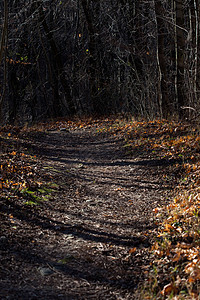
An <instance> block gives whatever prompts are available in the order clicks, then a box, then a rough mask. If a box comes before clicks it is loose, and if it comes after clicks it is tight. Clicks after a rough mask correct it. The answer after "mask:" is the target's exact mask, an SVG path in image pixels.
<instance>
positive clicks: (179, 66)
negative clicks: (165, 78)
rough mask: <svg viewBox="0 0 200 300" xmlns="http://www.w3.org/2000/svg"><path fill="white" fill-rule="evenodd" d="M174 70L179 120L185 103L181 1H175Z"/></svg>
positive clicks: (182, 6)
mask: <svg viewBox="0 0 200 300" xmlns="http://www.w3.org/2000/svg"><path fill="white" fill-rule="evenodd" d="M175 4H176V43H177V47H176V52H177V53H176V70H177V72H176V73H177V74H176V76H177V101H178V113H179V118H180V119H182V118H183V117H184V114H185V112H184V110H183V109H182V107H183V106H184V104H185V103H186V95H185V91H184V89H185V84H184V70H185V66H184V59H185V37H184V4H183V0H176V1H175Z"/></svg>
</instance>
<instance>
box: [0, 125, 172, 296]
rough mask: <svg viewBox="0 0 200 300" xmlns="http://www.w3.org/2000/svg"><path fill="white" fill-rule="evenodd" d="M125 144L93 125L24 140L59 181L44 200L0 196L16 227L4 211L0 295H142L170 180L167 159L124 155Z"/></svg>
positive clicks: (45, 170)
mask: <svg viewBox="0 0 200 300" xmlns="http://www.w3.org/2000/svg"><path fill="white" fill-rule="evenodd" d="M30 141H31V142H30ZM122 145H123V140H122V139H120V137H114V136H109V135H104V136H103V135H100V134H99V135H98V134H96V133H95V129H77V130H73V131H70V132H67V131H66V132H64V131H63V132H61V131H53V132H47V133H41V134H34V135H31V136H29V139H27V140H24V146H26V147H27V148H28V149H29V150H30V151H32V153H35V154H36V155H37V156H38V157H39V158H40V164H41V168H42V169H41V174H42V175H41V176H42V177H43V179H45V178H47V180H51V181H52V182H54V183H57V184H58V185H59V187H60V188H59V189H58V190H57V191H55V192H54V193H53V194H52V198H51V199H50V200H49V201H46V202H45V203H44V204H43V205H42V206H41V207H39V208H34V209H33V208H28V207H25V206H20V205H19V204H17V203H16V202H14V201H13V200H12V199H10V200H6V201H7V202H6V201H5V203H4V202H3V200H2V205H1V211H3V212H5V211H7V214H9V213H10V214H12V215H13V216H14V218H15V226H14V227H15V228H12V226H11V224H10V223H9V222H8V220H7V219H3V218H4V217H3V216H4V215H2V216H1V222H3V223H2V224H3V226H2V228H1V229H2V232H1V241H0V258H1V265H0V273H1V281H0V299H15V300H16V299H70V300H71V299H138V298H139V296H138V294H137V293H136V290H137V288H138V286H139V285H140V284H141V283H142V282H143V280H144V278H145V274H146V273H148V268H149V249H150V247H151V234H152V232H153V230H154V228H155V225H154V221H153V209H154V208H155V207H157V206H158V205H162V204H164V201H166V194H167V193H168V192H169V190H170V187H169V186H167V185H166V182H163V179H162V178H163V177H162V175H163V168H165V167H166V165H165V164H163V163H162V161H159V160H153V159H151V158H150V157H148V155H146V157H145V156H144V155H143V156H138V155H137V157H136V155H135V157H134V154H133V157H132V158H127V157H126V156H125V150H124V148H123V147H122ZM131 249H132V250H131Z"/></svg>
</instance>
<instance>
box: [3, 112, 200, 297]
mask: <svg viewBox="0 0 200 300" xmlns="http://www.w3.org/2000/svg"><path fill="white" fill-rule="evenodd" d="M64 129H65V130H64ZM59 131H60V134H61V135H62V134H67V135H70V137H71V135H72V134H73V133H74V132H77V138H76V139H75V140H74V145H72V147H75V148H78V144H77V143H78V140H79V141H81V139H82V141H83V144H82V147H84V142H85V140H84V138H82V136H84V133H87V134H85V136H87V137H89V138H91V132H92V136H93V138H92V139H91V143H93V144H94V146H95V143H96V142H97V141H98V139H99V143H102V142H103V141H105V140H106V138H108V140H109V138H110V137H113V140H112V143H113V145H114V149H115V146H116V144H115V142H116V141H118V140H120V141H122V142H121V144H120V145H121V146H120V153H123V155H124V154H125V156H126V157H127V158H128V159H129V158H134V159H136V164H137V161H138V160H141V157H142V158H143V164H144V166H145V168H146V169H147V170H148V169H149V168H150V167H149V163H150V165H151V163H152V166H155V164H156V165H158V166H159V167H160V169H159V170H158V169H156V171H155V173H159V174H157V175H158V176H157V177H159V178H162V180H163V185H162V186H163V187H164V186H166V189H167V187H169V186H170V187H173V189H172V191H171V192H170V197H169V200H168V199H167V197H168V193H166V194H165V195H164V198H166V199H165V200H166V201H162V202H161V203H160V205H159V206H156V205H155V204H154V205H153V206H154V207H152V211H153V210H154V217H153V218H152V216H151V214H149V217H150V218H151V219H152V220H153V225H150V227H149V228H148V226H146V227H145V224H141V225H140V227H141V229H140V230H141V232H142V233H140V232H138V226H137V228H134V219H136V220H137V222H138V217H136V215H137V214H138V213H141V211H142V210H138V211H137V209H136V207H135V206H134V201H135V199H130V198H129V197H128V196H127V197H126V194H127V195H129V191H130V190H131V189H132V188H133V186H132V185H131V184H130V185H128V186H126V187H124V185H123V184H122V182H121V181H120V180H119V181H118V184H119V183H120V184H119V186H118V187H117V185H115V186H113V185H112V183H111V181H109V182H108V184H110V185H111V189H109V190H107V191H106V190H104V189H102V187H101V186H100V185H99V184H98V185H97V184H96V183H95V182H96V181H102V174H104V173H103V170H104V171H105V168H107V171H106V176H108V174H109V173H108V172H110V177H111V178H112V177H113V176H116V174H115V173H117V172H119V171H118V169H117V167H116V164H114V163H113V161H114V160H115V157H114V158H112V159H110V157H109V164H110V165H111V166H104V164H108V159H107V157H106V155H110V153H109V152H108V154H105V158H106V161H103V163H102V161H101V159H102V153H101V151H99V153H98V155H97V157H96V160H98V159H99V158H100V162H101V164H102V165H103V166H99V167H98V168H99V170H98V173H97V172H96V173H95V172H93V171H94V170H93V169H92V168H94V166H96V165H95V163H94V161H93V156H92V154H91V153H90V155H88V156H89V157H87V161H85V160H84V159H83V156H81V149H78V150H79V154H80V156H79V157H77V162H76V164H73V163H72V162H71V161H70V159H69V161H70V162H69V164H67V163H64V165H62V164H61V163H60V162H59V163H58V165H59V168H58V167H57V166H58V165H57V166H56V164H54V163H53V164H52V162H51V163H49V160H48V159H47V157H48V155H46V151H45V149H42V146H43V145H44V144H42V143H41V139H43V137H45V138H46V137H47V138H46V142H48V143H49V145H50V144H51V143H50V137H49V139H48V135H49V134H51V132H52V133H54V132H55V133H58V135H59ZM88 132H89V135H88ZM0 133H1V134H0V142H1V154H0V155H1V165H0V170H1V177H0V193H1V224H2V229H1V231H2V233H1V239H0V249H1V251H2V253H3V262H4V264H3V266H2V267H1V269H2V270H5V269H7V264H8V261H9V262H10V263H11V261H13V263H14V264H15V267H14V272H17V271H18V270H19V269H20V268H21V267H24V268H26V269H27V270H26V271H25V273H26V274H27V272H28V274H29V273H31V271H30V270H28V268H30V262H29V264H28V266H27V263H25V261H24V258H23V255H21V250H22V246H23V247H24V249H25V248H26V247H27V248H29V250H30V251H31V253H34V252H36V253H37V251H38V249H39V248H41V249H44V250H45V251H46V256H47V257H48V258H47V257H45V260H46V267H45V266H43V264H44V255H42V254H41V253H40V251H38V253H37V256H36V257H34V254H33V258H30V259H29V260H33V261H34V264H35V265H36V266H37V268H38V270H41V268H44V269H45V268H47V269H48V264H49V261H50V262H51V264H55V262H53V261H51V260H52V258H51V255H49V253H50V252H49V250H48V246H47V245H46V243H45V242H44V240H43V239H42V238H43V237H46V238H48V239H49V241H51V236H53V234H52V230H54V228H55V231H56V234H57V235H59V237H60V236H63V232H64V233H65V235H66V236H65V239H66V241H68V243H70V245H71V246H70V247H68V248H69V249H68V251H69V252H70V253H67V254H66V253H64V252H65V251H64V252H63V251H61V252H63V253H62V254H61V253H59V254H58V252H57V251H56V250H55V249H54V248H55V247H56V246H58V245H59V244H62V246H63V242H60V241H59V239H57V240H56V239H55V235H54V239H55V240H56V243H55V245H53V243H52V241H51V242H50V244H51V247H50V248H52V255H54V260H55V261H57V262H58V261H60V262H63V261H65V258H66V257H75V259H73V260H72V261H69V264H70V267H71V268H72V269H73V267H74V268H75V269H77V263H80V264H81V265H82V267H84V268H85V265H87V264H89V268H91V265H93V271H92V276H96V282H100V283H99V286H98V284H96V282H94V281H93V282H92V283H91V281H90V277H89V275H88V274H87V275H85V274H82V273H81V271H80V270H79V269H77V270H78V274H79V275H78V278H79V280H78V281H79V283H77V290H78V286H79V292H77V293H76V292H74V290H73V288H72V287H71V291H72V290H73V293H74V299H78V297H79V296H80V293H82V295H88V293H90V296H91V298H92V297H93V298H94V299H95V296H94V295H95V294H93V293H96V292H97V286H98V289H100V290H101V289H102V287H103V286H104V288H105V286H106V287H107V291H105V292H104V296H105V295H106V297H107V298H108V299H118V298H117V297H118V296H119V295H121V296H120V297H121V298H122V299H136V298H138V299H139V298H140V299H163V298H164V299H168V298H169V299H198V297H199V280H200V256H199V253H200V249H199V247H200V246H199V241H200V238H199V233H200V231H199V228H200V227H199V211H200V202H199V182H200V165H199V152H200V137H199V130H198V127H197V126H191V125H190V124H180V123H177V122H172V121H166V120H155V121H148V122H146V121H143V120H142V121H135V120H133V119H130V120H129V121H127V120H124V119H121V118H118V119H116V117H113V118H107V119H98V120H93V119H91V118H89V119H84V120H79V119H76V120H73V121H71V120H65V119H62V120H58V121H52V122H48V123H41V124H37V126H35V127H32V128H22V129H19V128H17V127H4V128H1V130H0ZM40 134H41V138H38V136H40ZM58 135H57V136H56V138H55V136H54V138H55V146H53V145H51V146H53V147H52V148H51V149H50V150H49V154H51V155H52V157H55V156H54V153H53V152H54V151H55V152H56V149H57V146H58V147H59V149H60V150H59V151H57V152H58V153H57V154H58V156H59V157H62V154H63V153H64V152H63V151H64V150H63V149H64V148H65V147H67V144H66V143H63V145H60V144H59V143H58V144H57V142H59V141H61V139H62V138H61V139H60V138H59V137H58ZM62 137H63V136H62ZM68 138H69V137H68ZM77 139H78V140H77ZM112 143H109V141H108V145H109V147H110V146H111V147H112ZM46 145H47V146H48V144H46ZM86 146H87V145H86ZM95 147H96V150H97V151H98V150H99V149H98V147H97V146H95ZM38 148H39V149H38ZM114 149H111V152H112V151H114ZM103 151H105V152H106V151H107V149H106V148H105V147H104V148H103ZM114 153H115V152H113V155H115V154H114ZM76 154H77V152H76ZM86 154H87V152H84V151H83V154H82V155H86ZM42 156H43V157H44V160H43V159H41V158H42ZM69 157H70V154H69ZM111 157H112V156H111ZM73 158H74V157H73ZM120 158H121V157H120ZM44 161H45V163H47V165H48V167H49V169H48V167H47V166H45V167H44V164H43V162H44ZM57 162H58V161H57ZM118 163H119V161H118ZM123 163H124V156H122V158H121V160H120V163H119V164H121V166H122V165H123ZM90 164H91V166H93V167H92V168H91V167H89V166H90ZM74 165H77V166H81V167H77V168H74ZM152 166H151V171H152ZM66 167H68V169H67V170H68V172H67V177H65V179H67V180H66V181H67V182H65V184H63V181H62V179H61V177H62V174H63V168H64V169H66ZM51 168H55V169H56V170H57V171H59V172H61V175H59V172H58V173H57V174H56V175H55V172H53V173H52V174H51V172H50V169H51ZM85 169H86V170H87V172H88V171H89V172H90V174H85V172H86V170H85ZM132 169H133V172H136V169H135V168H134V167H132ZM149 170H150V169H149ZM160 170H161V172H160ZM124 171H126V172H127V174H125V175H126V176H127V177H129V176H130V172H131V168H130V166H129V168H125V170H124ZM160 173H162V174H160ZM113 174H114V175H113ZM119 174H120V173H118V174H117V175H118V176H119ZM120 175H121V174H120ZM55 176H56V178H55ZM81 176H82V177H83V176H85V178H84V180H83V178H81ZM96 176H99V178H96ZM145 176H146V175H145ZM94 177H95V179H94ZM137 177H138V178H143V177H144V174H137ZM145 179H146V178H145ZM54 181H55V183H54ZM86 181H87V184H85V182H86ZM51 184H52V185H54V187H52V189H51V188H50V189H48V185H51ZM101 184H102V182H101ZM142 184H143V183H142V179H138V185H137V186H136V187H135V189H138V188H139V187H140V186H142ZM93 185H94V186H93ZM98 189H99V190H98ZM158 192H159V188H158ZM91 193H94V195H95V198H96V199H95V201H94V200H92V199H91V198H90V194H91ZM114 193H115V196H114V195H113V194H114ZM63 194H65V196H66V197H69V195H70V196H71V197H73V198H75V199H76V201H77V202H78V201H79V202H80V203H79V204H75V203H74V201H72V204H70V205H69V211H70V210H71V212H73V214H75V215H76V218H74V220H73V222H74V221H75V222H76V224H73V225H71V224H69V220H71V218H68V217H67V216H65V219H64V220H62V221H61V220H60V222H59V221H58V219H59V218H58V216H59V217H60V215H59V214H58V212H56V209H55V211H53V209H52V207H55V201H56V206H57V207H58V210H60V211H66V208H65V206H64V204H59V200H58V195H59V197H61V195H63ZM44 195H46V196H48V195H51V197H50V198H52V199H53V200H52V199H49V197H47V198H48V201H47V202H48V203H44V202H43V201H42V199H43V197H44ZM129 196H130V195H129ZM113 197H114V199H115V202H117V209H115V205H116V203H115V202H113V200H112V201H110V202H111V203H110V205H109V198H113ZM159 197H160V196H159ZM159 197H158V198H159ZM87 198H88V199H87ZM98 198H99V199H98ZM102 198H103V199H107V202H106V205H105V204H104V203H105V202H104V201H105V200H104V201H102ZM55 199H56V200H55ZM170 199H172V200H170ZM46 200H47V199H46ZM91 201H92V203H94V204H95V205H92V206H91V205H90V202H91ZM125 201H127V202H126V203H127V204H126V205H124V202H125ZM121 202H123V204H120V203H121ZM155 202H157V204H159V201H155ZM164 202H165V203H166V205H164ZM138 203H139V202H138ZM35 204H37V205H39V207H38V208H35V207H33V205H35ZM96 205H98V206H97V207H96ZM132 205H133V206H134V208H132ZM76 206H77V207H76ZM104 206H105V208H104ZM113 208H114V209H113ZM143 208H144V207H142V209H143ZM48 210H49V211H50V210H51V213H50V212H49V211H48ZM123 210H124V211H123ZM104 211H105V212H104ZM124 213H125V214H124ZM95 214H98V215H99V216H100V218H99V220H98V222H97V224H95V226H96V227H95V228H94V227H91V224H90V222H88V223H87V222H84V218H85V219H88V218H89V216H90V218H91V219H92V218H93V215H95ZM127 214H128V216H129V217H128V218H127ZM30 216H31V217H30ZM78 216H79V217H80V219H81V222H80V220H79V218H78ZM147 216H148V215H147ZM50 217H51V221H50V222H48V224H45V222H42V221H41V220H42V219H43V220H44V219H45V218H46V219H48V218H49V219H50ZM27 218H30V219H31V222H30V224H32V225H33V224H34V229H32V228H31V226H30V224H28V222H27ZM123 218H124V220H125V222H124V226H125V228H126V230H125V231H126V233H127V228H128V231H129V232H128V237H127V236H126V237H124V236H123V235H122V232H118V230H119V228H117V226H116V225H115V224H117V223H121V225H122V219H123ZM141 219H142V220H141V223H142V222H145V219H144V218H141ZM38 220H39V222H38ZM101 220H102V222H103V223H106V222H107V221H106V220H110V221H109V222H108V226H107V225H104V226H105V227H106V228H104V230H103V231H102V227H101ZM119 220H120V221H119ZM60 223H61V224H60ZM54 225H55V226H54ZM93 225H94V223H93ZM85 226H86V228H85ZM25 227H26V228H28V230H27V232H26V231H25V230H24V228H25ZM99 228H100V229H101V230H100V231H99ZM110 228H111V229H112V230H110ZM121 228H122V227H121ZM121 228H120V229H121ZM113 229H114V231H113ZM110 231H111V232H110ZM113 232H114V233H113ZM134 236H135V240H134V239H133V237H134ZM137 236H138V237H141V236H142V238H138V239H137ZM145 237H148V238H145ZM62 238H63V237H62ZM62 238H61V237H60V240H62ZM83 240H84V242H82V241H83ZM138 240H139V242H138ZM70 241H71V242H70ZM130 241H131V242H130ZM13 243H14V244H13ZM81 243H82V246H81V247H82V251H84V255H83V254H80V249H79V247H80V244H81ZM100 244H101V245H102V246H101V247H102V248H101V247H99V245H100ZM8 245H9V247H10V248H9V247H8ZM72 245H73V246H72ZM144 246H145V247H144ZM7 247H8V248H7ZM5 249H6V250H5ZM83 249H84V250H83ZM12 252H13V253H14V254H11V253H12ZM22 252H23V251H22ZM25 252H26V251H25ZM74 252H76V253H74ZM19 253H20V255H21V256H22V257H21V258H20V259H19V262H16V257H17V256H18V255H19ZM13 255H14V256H13ZM1 256H2V254H1ZM102 256H103V257H104V258H105V257H106V260H107V263H106V264H107V268H108V269H107V271H108V270H109V271H108V272H111V273H112V272H115V273H116V275H117V274H118V275H117V276H118V277H119V279H117V278H115V281H116V282H117V284H116V286H115V285H114V283H113V282H114V281H113V280H114V277H113V275H110V276H108V278H107V282H106V283H102V281H101V280H100V279H98V278H99V276H100V274H101V273H102V276H104V275H103V273H104V272H105V271H104V270H101V269H102V262H103V260H102V258H101V257H102ZM11 257H14V259H12V260H11ZM83 258H84V259H83ZM25 259H27V258H26V255H25ZM83 260H84V262H83ZM95 260H96V261H97V262H95V263H94V261H95ZM116 261H118V263H116ZM20 262H21V264H20ZM11 264H12V263H11ZM67 264H68V261H67V260H66V262H65V263H64V266H65V265H67ZM104 264H105V262H104ZM133 264H136V265H137V264H138V267H136V268H134V267H133ZM41 265H42V267H41ZM127 265H128V267H127ZM4 268H5V269H4ZM65 268H66V266H65ZM65 268H63V273H64V272H66V270H65ZM110 268H111V269H110ZM105 269H106V268H105ZM122 269H123V270H122ZM61 270H62V268H61ZM111 270H112V271H111ZM141 270H143V272H142V275H141ZM49 273H51V274H52V275H51V278H52V276H54V275H53V272H49ZM8 274H12V272H11V271H9V273H8ZM31 274H32V273H31ZM69 274H71V276H74V275H73V274H74V272H73V271H72V270H71V271H70V272H69ZM69 274H68V275H69ZM9 276H11V275H9ZM9 276H8V278H7V280H8V281H7V282H9V281H10V280H11V279H10V278H9ZM38 276H39V275H38ZM60 276H61V275H60ZM62 276H63V274H62ZM123 276H125V277H126V280H124V281H123V279H122V278H123ZM134 276H135V277H136V278H137V280H134V279H133V277H134ZM29 277H30V278H31V276H29ZM32 277H33V274H32ZM47 277H48V276H47ZM100 277H101V276H100ZM94 278H95V277H94ZM21 280H22V281H24V283H26V284H27V282H26V279H24V278H23V279H21ZM34 280H35V281H37V280H38V278H34ZM43 280H44V281H43V283H41V285H42V284H46V281H45V280H46V279H43ZM84 280H86V281H87V289H88V283H89V282H90V284H89V285H90V286H91V290H90V292H89V291H88V290H87V291H85V285H84V284H83V282H84ZM99 280H100V281H99ZM80 281H81V282H82V284H83V286H84V287H83V290H82V289H81V288H80V286H81V283H80ZM142 281H143V282H145V283H144V284H141V282H142ZM53 282H54V284H55V282H56V279H54V280H53ZM136 282H137V283H136ZM13 283H14V287H13V290H14V289H15V292H16V289H17V283H16V284H15V282H14V281H13ZM128 283H129V284H128ZM94 285H95V287H94ZM123 285H124V288H122V287H123ZM131 285H132V288H130V286H131ZM108 286H109V287H111V288H108ZM114 287H115V288H114ZM60 288H61V290H63V299H65V298H64V297H65V292H64V287H63V286H62V287H60ZM122 290H123V291H122ZM94 291H95V292H94ZM9 293H10V295H11V294H12V291H11V290H9V289H8V290H7V294H8V295H9ZM46 293H49V295H55V293H57V292H55V291H53V290H52V291H48V292H47V291H46ZM30 295H31V292H30ZM38 295H42V292H39V294H38ZM102 295H103V294H102ZM85 297H87V296H85ZM102 297H103V296H102ZM61 298H62V293H61ZM83 298H84V296H83ZM71 299H73V297H72V298H71ZM102 299H103V298H102Z"/></svg>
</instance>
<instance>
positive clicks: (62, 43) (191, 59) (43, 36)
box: [0, 0, 200, 123]
mask: <svg viewBox="0 0 200 300" xmlns="http://www.w3.org/2000/svg"><path fill="white" fill-rule="evenodd" d="M0 12H1V14H0V33H1V39H0V112H1V121H2V122H5V121H6V122H10V123H14V122H24V121H26V122H27V121H28V122H32V121H36V120H38V119H44V118H46V117H59V116H67V115H73V114H108V113H117V112H130V113H132V114H133V115H134V116H142V117H148V118H154V117H165V118H167V117H173V116H179V118H183V117H185V116H187V117H188V116H189V117H192V116H193V115H192V114H194V111H196V112H197V111H198V109H199V92H200V34H199V33H200V27H199V24H200V3H199V0H190V1H189V0H171V1H168V0H164V1H160V0H152V1H151V0H150V1H143V0H141V1H133V0H115V1H113V0H65V1H59V0H46V1H43V0H34V1H32V0H21V1H16V0H12V1H11V0H4V1H1V3H0Z"/></svg>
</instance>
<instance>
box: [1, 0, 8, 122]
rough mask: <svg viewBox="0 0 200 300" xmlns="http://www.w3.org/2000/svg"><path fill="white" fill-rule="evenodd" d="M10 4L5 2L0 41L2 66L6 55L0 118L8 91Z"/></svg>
mask: <svg viewBox="0 0 200 300" xmlns="http://www.w3.org/2000/svg"><path fill="white" fill-rule="evenodd" d="M7 35H8V2H7V0H4V24H3V29H2V33H1V41H0V43H1V44H0V64H1V62H2V59H3V55H5V60H4V84H3V91H2V95H1V98H0V118H2V106H3V101H4V97H5V90H6V73H7V72H6V48H7V39H8V36H7Z"/></svg>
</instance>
